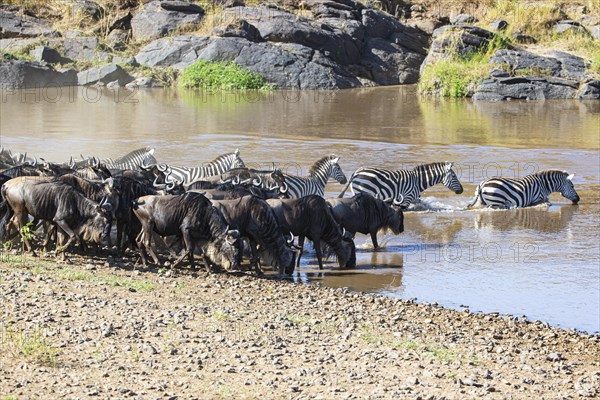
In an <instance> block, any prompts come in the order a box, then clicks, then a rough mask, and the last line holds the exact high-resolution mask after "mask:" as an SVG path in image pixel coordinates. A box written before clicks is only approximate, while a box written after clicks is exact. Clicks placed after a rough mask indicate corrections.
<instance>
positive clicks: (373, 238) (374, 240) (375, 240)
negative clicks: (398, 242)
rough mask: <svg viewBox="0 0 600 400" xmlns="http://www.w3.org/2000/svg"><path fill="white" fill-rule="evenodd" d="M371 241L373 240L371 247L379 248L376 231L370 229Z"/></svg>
mask: <svg viewBox="0 0 600 400" xmlns="http://www.w3.org/2000/svg"><path fill="white" fill-rule="evenodd" d="M371 241H372V242H373V248H375V249H377V248H379V243H377V231H371Z"/></svg>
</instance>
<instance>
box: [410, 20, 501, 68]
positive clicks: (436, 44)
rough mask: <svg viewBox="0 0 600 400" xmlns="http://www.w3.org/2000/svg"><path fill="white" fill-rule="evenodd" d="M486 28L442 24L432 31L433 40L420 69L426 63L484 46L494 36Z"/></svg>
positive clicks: (461, 54) (463, 53) (468, 52)
mask: <svg viewBox="0 0 600 400" xmlns="http://www.w3.org/2000/svg"><path fill="white" fill-rule="evenodd" d="M494 35H495V34H494V33H493V32H490V31H488V30H485V29H482V28H478V27H476V26H470V25H461V26H455V25H444V26H442V27H440V28H438V29H436V30H435V31H433V35H432V37H433V42H432V43H431V46H430V47H429V53H428V54H427V58H426V59H425V61H424V62H423V64H422V65H421V70H422V69H423V68H425V66H426V65H428V64H430V63H434V62H436V61H438V60H441V59H444V58H448V57H450V56H453V55H455V53H458V55H460V56H466V55H468V54H470V53H473V52H476V51H477V50H479V49H482V48H484V47H485V46H487V45H488V44H489V43H490V40H491V39H492V38H493V37H494Z"/></svg>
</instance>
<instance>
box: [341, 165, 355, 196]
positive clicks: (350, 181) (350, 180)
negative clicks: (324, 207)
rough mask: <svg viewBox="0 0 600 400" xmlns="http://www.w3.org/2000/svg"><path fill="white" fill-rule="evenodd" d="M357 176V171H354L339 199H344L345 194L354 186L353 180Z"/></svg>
mask: <svg viewBox="0 0 600 400" xmlns="http://www.w3.org/2000/svg"><path fill="white" fill-rule="evenodd" d="M355 176H356V171H354V172H353V173H352V176H351V177H350V179H348V183H347V184H346V187H344V190H342V193H340V194H339V195H338V199H341V198H342V197H344V194H345V193H346V190H348V188H349V187H350V185H351V184H352V180H353V179H354V177H355Z"/></svg>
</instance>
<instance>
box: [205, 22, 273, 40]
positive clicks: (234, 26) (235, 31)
mask: <svg viewBox="0 0 600 400" xmlns="http://www.w3.org/2000/svg"><path fill="white" fill-rule="evenodd" d="M212 35H213V36H220V37H240V38H244V39H247V40H249V41H251V42H261V41H262V40H263V38H262V36H261V35H260V32H259V30H258V29H256V27H255V26H254V25H252V24H250V23H248V21H246V20H243V19H241V20H239V21H236V22H233V23H231V24H227V25H225V26H220V27H217V28H215V29H213V31H212Z"/></svg>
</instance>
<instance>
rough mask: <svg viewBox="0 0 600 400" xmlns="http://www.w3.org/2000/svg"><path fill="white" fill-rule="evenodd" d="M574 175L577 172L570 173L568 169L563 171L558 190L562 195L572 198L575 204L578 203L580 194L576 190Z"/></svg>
mask: <svg viewBox="0 0 600 400" xmlns="http://www.w3.org/2000/svg"><path fill="white" fill-rule="evenodd" d="M574 177H575V174H570V175H569V173H568V172H567V171H563V172H562V179H561V180H560V187H559V188H558V191H559V192H560V194H561V196H563V197H565V198H567V199H569V200H571V201H572V202H573V204H577V203H579V195H578V194H577V192H576V191H575V186H574V185H573V178H574Z"/></svg>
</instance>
